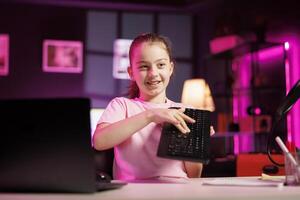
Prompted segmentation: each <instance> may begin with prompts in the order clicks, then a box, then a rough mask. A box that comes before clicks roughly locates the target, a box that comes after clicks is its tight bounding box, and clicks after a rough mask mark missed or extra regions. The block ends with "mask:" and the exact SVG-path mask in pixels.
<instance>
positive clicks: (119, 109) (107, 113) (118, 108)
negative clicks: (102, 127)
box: [98, 98, 126, 124]
mask: <svg viewBox="0 0 300 200" xmlns="http://www.w3.org/2000/svg"><path fill="white" fill-rule="evenodd" d="M125 118H126V105H125V102H124V100H122V98H114V99H113V100H112V101H111V102H110V103H109V104H108V105H107V107H106V109H105V110H104V112H103V113H102V115H101V117H100V119H99V121H98V124H100V123H103V122H105V123H114V122H117V121H120V120H122V119H125Z"/></svg>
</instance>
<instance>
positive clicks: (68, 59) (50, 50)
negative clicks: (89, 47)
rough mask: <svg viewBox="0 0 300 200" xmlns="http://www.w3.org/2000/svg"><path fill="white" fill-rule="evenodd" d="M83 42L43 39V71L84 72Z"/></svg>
mask: <svg viewBox="0 0 300 200" xmlns="http://www.w3.org/2000/svg"><path fill="white" fill-rule="evenodd" d="M82 63H83V44H82V42H81V41H69V40H51V39H46V40H44V41H43V71H44V72H58V73H82V71H83V64H82Z"/></svg>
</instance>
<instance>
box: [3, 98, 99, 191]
mask: <svg viewBox="0 0 300 200" xmlns="http://www.w3.org/2000/svg"><path fill="white" fill-rule="evenodd" d="M0 113H1V114H0V123H1V126H0V134H1V140H0V162H1V164H0V190H1V191H41V192H53V191H54V192H93V191H95V166H94V157H93V151H92V147H91V135H90V133H91V127H90V101H89V99H85V98H64V99H24V100H0Z"/></svg>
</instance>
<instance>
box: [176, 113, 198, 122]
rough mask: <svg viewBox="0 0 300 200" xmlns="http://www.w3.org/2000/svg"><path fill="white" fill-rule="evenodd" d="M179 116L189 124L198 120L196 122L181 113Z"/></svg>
mask: <svg viewBox="0 0 300 200" xmlns="http://www.w3.org/2000/svg"><path fill="white" fill-rule="evenodd" d="M179 115H180V116H181V117H182V118H183V119H184V120H185V121H187V122H189V123H195V122H196V120H194V119H193V118H191V117H190V116H188V115H186V114H184V113H179Z"/></svg>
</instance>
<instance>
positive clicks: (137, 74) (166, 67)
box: [128, 42, 174, 102]
mask: <svg viewBox="0 0 300 200" xmlns="http://www.w3.org/2000/svg"><path fill="white" fill-rule="evenodd" d="M131 59H132V60H131V66H130V67H129V68H128V73H129V75H130V77H131V80H133V81H135V82H136V83H137V86H138V87H139V90H140V98H142V99H143V100H146V101H151V100H152V101H158V102H164V101H165V99H166V88H167V86H168V84H169V81H170V77H171V75H172V73H173V68H174V64H173V62H171V61H170V58H169V55H168V52H167V50H166V49H165V46H164V44H163V43H159V42H154V43H149V42H144V43H141V44H139V45H137V46H136V47H135V48H134V51H133V54H132V56H131Z"/></svg>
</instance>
